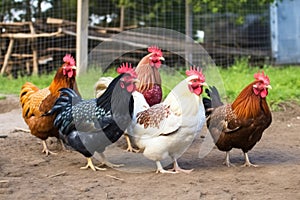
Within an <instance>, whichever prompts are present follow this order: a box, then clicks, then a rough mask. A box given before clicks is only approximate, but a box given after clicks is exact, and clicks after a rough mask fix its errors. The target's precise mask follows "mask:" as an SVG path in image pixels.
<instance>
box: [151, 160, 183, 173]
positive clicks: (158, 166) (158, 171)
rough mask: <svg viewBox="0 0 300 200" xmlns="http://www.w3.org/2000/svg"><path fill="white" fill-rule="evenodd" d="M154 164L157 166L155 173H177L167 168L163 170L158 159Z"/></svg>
mask: <svg viewBox="0 0 300 200" xmlns="http://www.w3.org/2000/svg"><path fill="white" fill-rule="evenodd" d="M156 166H157V170H156V173H162V174H177V173H178V172H176V171H175V172H174V171H168V170H165V169H164V168H163V167H162V166H161V163H160V161H156Z"/></svg>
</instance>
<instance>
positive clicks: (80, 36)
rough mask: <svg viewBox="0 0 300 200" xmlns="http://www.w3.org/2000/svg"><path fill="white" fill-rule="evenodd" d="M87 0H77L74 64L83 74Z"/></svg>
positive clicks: (86, 55)
mask: <svg viewBox="0 0 300 200" xmlns="http://www.w3.org/2000/svg"><path fill="white" fill-rule="evenodd" d="M88 24H89V0H77V26H76V66H77V70H78V74H79V75H80V74H83V73H84V72H86V70H87V65H88Z"/></svg>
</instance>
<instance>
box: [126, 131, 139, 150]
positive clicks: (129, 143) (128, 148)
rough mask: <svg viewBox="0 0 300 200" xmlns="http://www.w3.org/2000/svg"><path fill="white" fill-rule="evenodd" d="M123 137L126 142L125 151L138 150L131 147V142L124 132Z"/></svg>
mask: <svg viewBox="0 0 300 200" xmlns="http://www.w3.org/2000/svg"><path fill="white" fill-rule="evenodd" d="M124 137H125V139H126V142H127V149H126V151H128V152H134V153H138V152H140V150H139V149H135V148H133V147H132V145H131V142H130V138H129V136H128V135H127V134H124Z"/></svg>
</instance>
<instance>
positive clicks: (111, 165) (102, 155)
mask: <svg viewBox="0 0 300 200" xmlns="http://www.w3.org/2000/svg"><path fill="white" fill-rule="evenodd" d="M100 156H101V159H102V163H101V164H100V166H103V165H106V166H107V167H110V168H116V167H123V166H124V164H113V163H111V162H109V161H108V160H107V159H106V157H105V155H104V154H103V153H100Z"/></svg>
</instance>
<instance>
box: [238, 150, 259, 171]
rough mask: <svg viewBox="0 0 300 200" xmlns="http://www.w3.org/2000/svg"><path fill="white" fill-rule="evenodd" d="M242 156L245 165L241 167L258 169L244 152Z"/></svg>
mask: <svg viewBox="0 0 300 200" xmlns="http://www.w3.org/2000/svg"><path fill="white" fill-rule="evenodd" d="M244 156H245V163H244V164H243V165H242V167H258V165H254V164H252V163H251V162H250V160H249V157H248V153H245V152H244Z"/></svg>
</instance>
